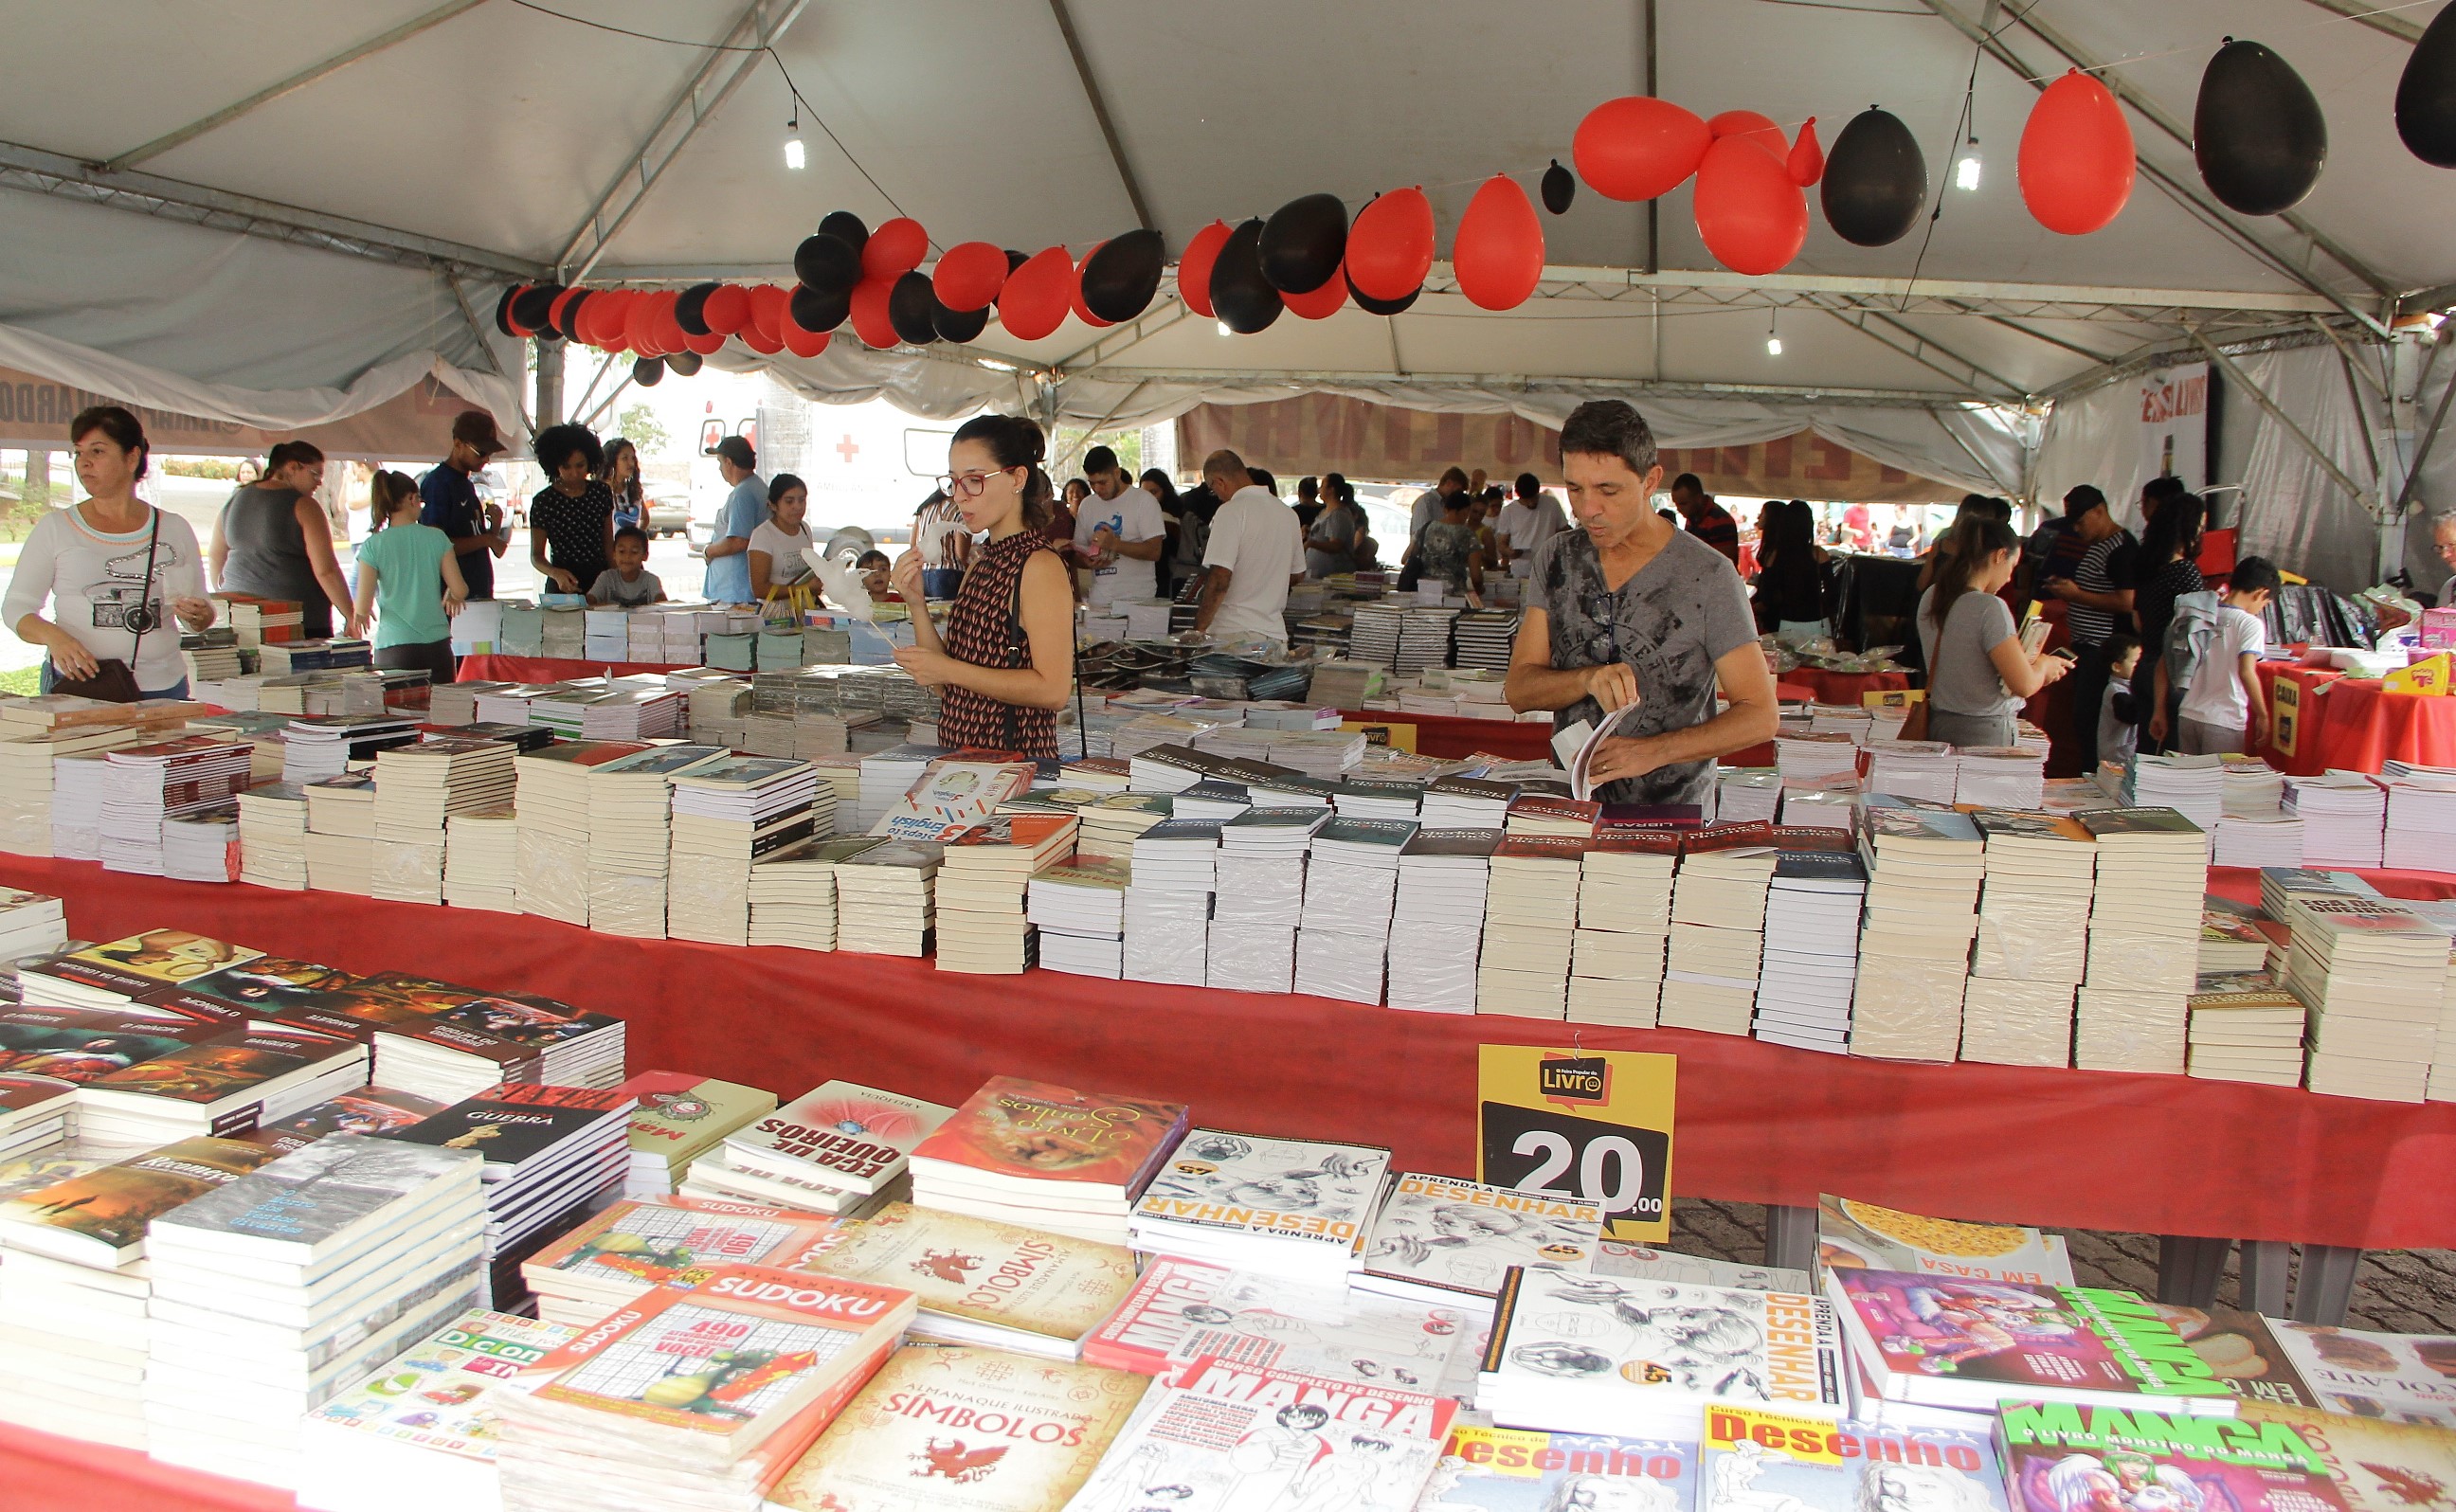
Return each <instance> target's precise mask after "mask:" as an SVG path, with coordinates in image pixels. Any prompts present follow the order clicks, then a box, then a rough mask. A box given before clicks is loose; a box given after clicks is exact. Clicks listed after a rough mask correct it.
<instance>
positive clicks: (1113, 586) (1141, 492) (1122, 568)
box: [1074, 446, 1168, 608]
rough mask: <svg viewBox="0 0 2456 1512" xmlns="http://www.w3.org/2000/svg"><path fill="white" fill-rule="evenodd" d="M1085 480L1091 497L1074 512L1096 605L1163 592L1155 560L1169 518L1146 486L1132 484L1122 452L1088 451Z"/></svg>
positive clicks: (1099, 448) (1090, 600) (1078, 543)
mask: <svg viewBox="0 0 2456 1512" xmlns="http://www.w3.org/2000/svg"><path fill="white" fill-rule="evenodd" d="M1083 480H1084V481H1086V482H1088V483H1090V484H1091V485H1092V497H1091V498H1089V499H1086V500H1084V501H1083V507H1082V509H1081V510H1080V511H1078V512H1077V513H1076V514H1075V516H1074V544H1075V546H1076V547H1077V548H1079V549H1080V550H1081V552H1082V557H1083V562H1084V563H1085V564H1086V565H1087V566H1089V567H1091V569H1092V592H1091V596H1090V597H1089V598H1088V599H1087V600H1086V601H1085V602H1087V603H1090V604H1091V605H1092V606H1093V607H1095V608H1097V607H1099V606H1100V605H1102V604H1107V603H1115V602H1117V601H1118V600H1120V599H1148V598H1151V597H1152V596H1153V595H1154V594H1155V593H1156V592H1157V591H1158V589H1157V587H1156V583H1155V582H1154V579H1153V576H1152V572H1153V569H1152V565H1151V564H1152V563H1153V562H1157V561H1158V560H1159V554H1160V552H1161V551H1162V550H1163V549H1165V548H1166V546H1167V545H1168V521H1166V520H1165V519H1164V518H1163V517H1162V516H1161V515H1160V512H1159V501H1158V500H1156V499H1155V498H1153V497H1152V495H1151V491H1150V490H1149V489H1146V488H1129V487H1127V486H1126V483H1127V479H1126V473H1125V469H1124V468H1122V467H1119V466H1118V465H1117V454H1116V453H1115V452H1114V451H1111V450H1110V449H1109V448H1108V447H1106V446H1095V447H1093V448H1092V449H1091V450H1090V451H1088V452H1086V453H1084V454H1083Z"/></svg>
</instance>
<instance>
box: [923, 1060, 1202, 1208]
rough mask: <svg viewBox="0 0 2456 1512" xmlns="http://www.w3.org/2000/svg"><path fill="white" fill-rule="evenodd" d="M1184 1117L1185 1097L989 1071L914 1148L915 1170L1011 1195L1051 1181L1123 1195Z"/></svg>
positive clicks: (934, 1179) (1133, 1188)
mask: <svg viewBox="0 0 2456 1512" xmlns="http://www.w3.org/2000/svg"><path fill="white" fill-rule="evenodd" d="M1185 1123H1186V1109H1185V1105H1184V1104H1183V1103H1174V1102H1159V1101H1156V1100H1154V1099H1150V1098H1144V1097H1131V1096H1125V1095H1121V1094H1117V1093H1084V1092H1076V1091H1074V1089H1073V1088H1071V1087H1059V1086H1055V1085H1053V1084H1052V1083H1049V1082H1039V1081H1026V1080H1024V1079H1023V1078H1021V1077H1019V1076H995V1077H992V1078H991V1079H990V1081H989V1082H988V1083H987V1084H985V1085H984V1086H983V1087H982V1088H981V1090H980V1091H978V1092H976V1093H972V1096H971V1097H970V1098H968V1099H966V1100H965V1102H964V1104H963V1106H962V1107H960V1108H957V1109H956V1110H955V1115H954V1116H953V1117H952V1118H950V1119H948V1120H947V1121H946V1122H945V1123H943V1124H940V1125H939V1126H938V1128H937V1130H936V1131H935V1132H934V1133H932V1134H931V1135H930V1137H929V1138H927V1139H924V1140H922V1141H921V1143H920V1144H919V1145H917V1146H915V1147H914V1149H913V1151H912V1162H911V1163H912V1173H913V1178H914V1180H915V1181H916V1182H920V1183H922V1184H925V1185H935V1184H937V1183H948V1184H952V1185H956V1186H962V1187H971V1188H976V1189H981V1190H986V1191H991V1192H999V1191H1003V1192H1006V1193H1009V1194H1014V1193H1018V1192H1019V1193H1031V1192H1035V1191H1045V1190H1046V1189H1047V1187H1048V1185H1049V1184H1051V1183H1056V1184H1059V1185H1062V1186H1064V1187H1067V1188H1069V1189H1072V1190H1073V1191H1074V1192H1075V1193H1076V1194H1078V1195H1080V1196H1082V1197H1084V1198H1087V1199H1099V1198H1106V1197H1109V1196H1112V1195H1114V1197H1115V1199H1116V1200H1117V1201H1119V1202H1123V1201H1125V1200H1126V1199H1128V1198H1130V1197H1132V1196H1136V1195H1139V1194H1140V1193H1141V1192H1142V1189H1143V1188H1144V1187H1145V1186H1147V1185H1149V1184H1150V1182H1151V1178H1152V1174H1153V1173H1154V1172H1155V1171H1156V1170H1157V1169H1158V1168H1159V1163H1160V1162H1161V1161H1162V1160H1163V1159H1165V1158H1166V1157H1167V1155H1168V1153H1169V1152H1170V1151H1171V1150H1174V1149H1175V1148H1177V1140H1178V1139H1179V1138H1181V1137H1182V1136H1183V1135H1184V1134H1185Z"/></svg>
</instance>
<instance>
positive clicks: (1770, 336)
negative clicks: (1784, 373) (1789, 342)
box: [1766, 310, 1782, 357]
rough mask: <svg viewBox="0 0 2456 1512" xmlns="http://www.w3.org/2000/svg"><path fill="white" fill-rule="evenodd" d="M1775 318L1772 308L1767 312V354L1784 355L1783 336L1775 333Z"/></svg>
mask: <svg viewBox="0 0 2456 1512" xmlns="http://www.w3.org/2000/svg"><path fill="white" fill-rule="evenodd" d="M1775 318H1776V317H1775V315H1774V312H1772V311H1770V310H1769V311H1767V312H1766V356H1768V357H1780V356H1782V337H1780V336H1779V335H1777V334H1775V331H1774V320H1775Z"/></svg>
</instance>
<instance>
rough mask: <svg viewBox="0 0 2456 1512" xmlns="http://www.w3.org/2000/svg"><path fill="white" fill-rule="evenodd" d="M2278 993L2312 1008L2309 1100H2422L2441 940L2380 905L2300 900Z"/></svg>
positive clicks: (2433, 1043)
mask: <svg viewBox="0 0 2456 1512" xmlns="http://www.w3.org/2000/svg"><path fill="white" fill-rule="evenodd" d="M2285 923H2286V925H2287V926H2288V927H2289V928H2290V929H2291V930H2293V936H2292V946H2291V949H2290V950H2288V952H2287V955H2286V961H2285V980H2284V985H2285V987H2286V988H2287V989H2288V990H2289V991H2291V992H2292V993H2293V994H2294V996H2295V997H2296V998H2298V999H2300V1000H2301V1001H2302V1003H2303V1006H2304V1007H2305V1008H2307V1009H2309V1010H2310V1014H2311V1018H2310V1032H2309V1036H2308V1041H2307V1042H2308V1044H2309V1045H2310V1049H2311V1060H2310V1074H2309V1078H2308V1080H2307V1081H2306V1082H2305V1085H2306V1086H2308V1087H2309V1088H2310V1089H2311V1090H2312V1091H2313V1092H2327V1093H2341V1094H2343V1095H2345V1096H2349V1097H2374V1098H2380V1099H2383V1100H2385V1101H2391V1102H2420V1101H2422V1100H2423V1098H2424V1094H2425V1091H2426V1090H2427V1088H2428V1085H2429V1080H2430V1063H2431V1060H2432V1058H2433V1057H2434V1055H2435V1054H2436V1053H2437V1050H2438V1038H2439V1020H2440V1017H2441V1014H2442V1010H2443V1006H2444V1002H2445V998H2446V982H2447V958H2448V952H2447V936H2446V935H2445V934H2444V933H2442V932H2441V931H2440V930H2437V929H2435V928H2433V927H2432V926H2431V925H2430V924H2428V923H2427V922H2425V920H2424V919H2423V918H2422V917H2421V916H2420V915H2418V914H2416V913H2414V912H2412V911H2410V910H2409V909H2404V908H2401V907H2399V906H2397V905H2396V904H2394V903H2392V902H2389V901H2388V900H2386V899H2384V898H2364V897H2352V896H2329V895H2327V894H2323V893H2306V894H2303V895H2301V896H2298V897H2296V898H2294V899H2293V901H2292V905H2291V907H2290V908H2289V909H2288V910H2287V912H2286V915H2285Z"/></svg>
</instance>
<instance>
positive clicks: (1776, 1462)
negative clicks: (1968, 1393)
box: [1697, 1407, 2006, 1512]
mask: <svg viewBox="0 0 2456 1512" xmlns="http://www.w3.org/2000/svg"><path fill="white" fill-rule="evenodd" d="M1939 1416H1942V1415H1939ZM1969 1421H1970V1422H1971V1424H1972V1426H1970V1427H1968V1428H1962V1429H1951V1428H1942V1427H1934V1426H1929V1425H1925V1424H1922V1425H1920V1426H1918V1427H1914V1428H1895V1427H1893V1426H1890V1425H1879V1424H1871V1423H1859V1422H1849V1421H1845V1422H1839V1423H1834V1422H1825V1421H1821V1420H1816V1419H1813V1418H1801V1417H1795V1416H1793V1415H1791V1414H1789V1413H1780V1412H1768V1411H1763V1410H1760V1409H1756V1408H1750V1407H1709V1408H1708V1409H1706V1435H1705V1439H1704V1440H1703V1441H1702V1442H1701V1443H1700V1445H1699V1449H1700V1451H1701V1453H1702V1455H1703V1461H1704V1462H1703V1464H1702V1466H1701V1467H1700V1472H1699V1482H1698V1495H1697V1512H1877V1509H1882V1512H2006V1508H2005V1505H2004V1477H2003V1473H2002V1472H2001V1471H2000V1470H1999V1469H1998V1468H1997V1467H1996V1462H1995V1433H1994V1431H1993V1424H1992V1423H1991V1422H1990V1421H1989V1420H1988V1419H1986V1418H1984V1417H1981V1416H1979V1415H1977V1414H1975V1413H1974V1414H1971V1415H1970V1418H1969Z"/></svg>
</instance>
